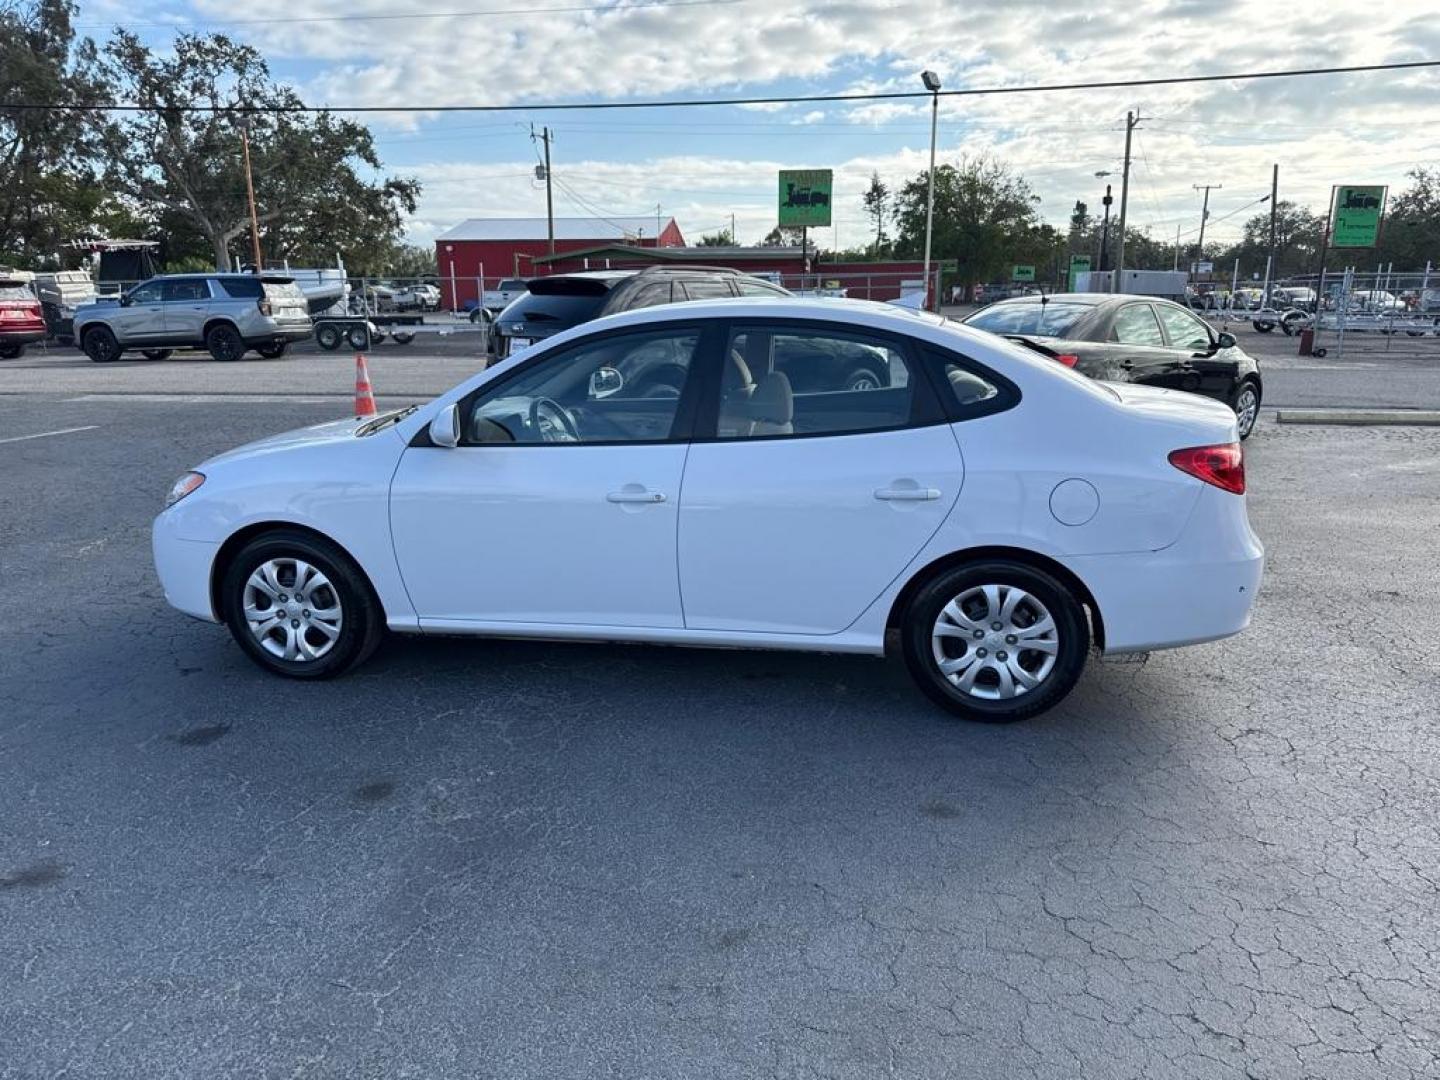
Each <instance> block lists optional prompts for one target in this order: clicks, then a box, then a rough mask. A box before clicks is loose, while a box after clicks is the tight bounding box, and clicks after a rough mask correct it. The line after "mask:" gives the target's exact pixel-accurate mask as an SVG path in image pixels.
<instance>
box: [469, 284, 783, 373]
mask: <svg viewBox="0 0 1440 1080" xmlns="http://www.w3.org/2000/svg"><path fill="white" fill-rule="evenodd" d="M789 295H790V293H789V292H788V291H786V290H785V289H782V288H781V287H780V286H779V285H774V284H771V283H770V282H768V281H766V280H764V279H763V278H757V277H752V276H750V275H749V274H744V273H741V272H740V271H739V270H727V269H724V268H721V267H710V266H652V267H649V268H647V269H644V270H586V271H583V272H581V273H576V274H555V275H553V276H551V277H542V278H532V279H531V280H529V281H527V282H526V283H525V292H524V293H522V294H521V295H520V296H518V297H516V298H515V299H514V300H512V301H510V303H508V304H506V305H505V308H504V310H502V311H501V312H500V314H499V315H496V316H495V322H494V325H493V328H492V330H491V341H492V343H493V345H494V352H495V356H496V357H497V358H500V359H503V358H504V357H506V356H509V355H510V350H511V349H512V348H517V349H518V348H523V347H524V346H527V345H533V344H534V343H535V342H537V341H540V340H542V339H544V338H547V337H549V336H550V335H551V334H558V333H559V332H560V331H561V330H568V329H570V327H572V326H577V325H579V324H580V323H583V322H589V321H590V320H591V319H598V318H600V317H601V316H602V315H614V314H616V313H617V312H621V311H633V310H634V309H635V308H644V307H657V306H659V305H660V304H674V303H679V302H681V301H684V300H719V299H723V298H727V297H733V296H760V297H764V296H789Z"/></svg>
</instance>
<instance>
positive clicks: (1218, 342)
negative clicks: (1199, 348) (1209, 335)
mask: <svg viewBox="0 0 1440 1080" xmlns="http://www.w3.org/2000/svg"><path fill="white" fill-rule="evenodd" d="M1215 347H1216V348H1218V349H1233V348H1234V347H1235V335H1234V334H1232V333H1229V332H1228V331H1225V330H1222V331H1220V336H1219V337H1218V338H1216V339H1215Z"/></svg>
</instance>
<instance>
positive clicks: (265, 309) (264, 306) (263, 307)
mask: <svg viewBox="0 0 1440 1080" xmlns="http://www.w3.org/2000/svg"><path fill="white" fill-rule="evenodd" d="M255 306H256V307H258V308H259V309H260V314H261V315H269V314H270V301H269V300H257V301H255Z"/></svg>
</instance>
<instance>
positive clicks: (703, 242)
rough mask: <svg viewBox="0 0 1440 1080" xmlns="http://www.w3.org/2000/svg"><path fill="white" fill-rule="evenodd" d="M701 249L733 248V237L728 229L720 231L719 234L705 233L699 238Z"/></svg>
mask: <svg viewBox="0 0 1440 1080" xmlns="http://www.w3.org/2000/svg"><path fill="white" fill-rule="evenodd" d="M700 246H701V247H734V246H735V237H734V236H733V235H732V234H731V232H730V230H729V229H721V230H720V231H719V232H713V233H705V234H704V235H702V236H701V237H700Z"/></svg>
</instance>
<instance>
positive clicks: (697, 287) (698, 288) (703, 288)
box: [685, 278, 735, 300]
mask: <svg viewBox="0 0 1440 1080" xmlns="http://www.w3.org/2000/svg"><path fill="white" fill-rule="evenodd" d="M685 293H686V295H687V296H689V297H690V299H691V300H720V299H724V298H727V297H731V296H734V295H735V294H734V293H732V292H731V291H730V283H729V282H726V281H717V280H714V279H709V280H706V279H703V278H696V279H694V280H692V281H687V282H685Z"/></svg>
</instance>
